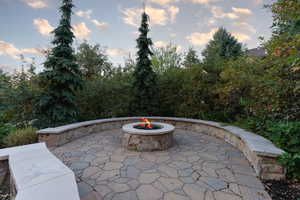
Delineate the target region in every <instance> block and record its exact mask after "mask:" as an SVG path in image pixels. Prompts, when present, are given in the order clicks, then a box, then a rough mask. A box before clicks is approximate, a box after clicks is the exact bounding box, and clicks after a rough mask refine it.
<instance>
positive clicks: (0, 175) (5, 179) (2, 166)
mask: <svg viewBox="0 0 300 200" xmlns="http://www.w3.org/2000/svg"><path fill="white" fill-rule="evenodd" d="M9 176H10V175H9V168H8V160H0V185H6V184H7V185H9Z"/></svg>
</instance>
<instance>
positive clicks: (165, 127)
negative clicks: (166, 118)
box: [122, 122, 175, 135]
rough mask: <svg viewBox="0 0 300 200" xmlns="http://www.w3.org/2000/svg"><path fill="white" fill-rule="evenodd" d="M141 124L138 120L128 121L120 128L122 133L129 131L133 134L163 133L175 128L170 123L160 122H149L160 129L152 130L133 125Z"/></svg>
mask: <svg viewBox="0 0 300 200" xmlns="http://www.w3.org/2000/svg"><path fill="white" fill-rule="evenodd" d="M139 124H141V123H140V122H135V123H129V124H125V125H123V126H122V130H123V132H124V133H129V134H133V135H163V134H167V133H170V132H173V131H174V130H175V127H174V126H173V125H171V124H167V123H161V122H151V124H153V125H157V126H160V127H162V128H160V129H154V130H145V129H137V128H134V126H136V125H139Z"/></svg>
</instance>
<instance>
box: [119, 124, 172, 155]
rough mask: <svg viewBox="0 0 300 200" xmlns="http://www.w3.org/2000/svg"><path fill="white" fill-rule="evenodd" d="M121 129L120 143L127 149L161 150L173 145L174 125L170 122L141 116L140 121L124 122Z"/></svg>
mask: <svg viewBox="0 0 300 200" xmlns="http://www.w3.org/2000/svg"><path fill="white" fill-rule="evenodd" d="M122 130H123V139H122V145H123V147H124V148H126V149H128V150H134V151H163V150H166V149H168V148H170V147H172V145H173V132H174V130H175V127H174V126H172V125H171V124H167V123H160V122H150V120H148V119H146V118H142V122H136V123H130V124H125V125H124V126H123V127H122Z"/></svg>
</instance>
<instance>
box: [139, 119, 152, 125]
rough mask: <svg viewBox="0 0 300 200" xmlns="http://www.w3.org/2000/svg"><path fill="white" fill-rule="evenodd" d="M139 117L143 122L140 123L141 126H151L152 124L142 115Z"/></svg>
mask: <svg viewBox="0 0 300 200" xmlns="http://www.w3.org/2000/svg"><path fill="white" fill-rule="evenodd" d="M141 119H142V121H143V122H144V123H142V124H140V126H143V127H146V128H152V124H151V122H150V121H149V120H148V119H146V118H144V117H142V118H141Z"/></svg>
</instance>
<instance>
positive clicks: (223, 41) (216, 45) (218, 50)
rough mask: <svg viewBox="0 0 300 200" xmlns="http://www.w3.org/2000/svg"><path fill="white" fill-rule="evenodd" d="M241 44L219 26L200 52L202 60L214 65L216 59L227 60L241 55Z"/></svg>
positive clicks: (216, 61)
mask: <svg viewBox="0 0 300 200" xmlns="http://www.w3.org/2000/svg"><path fill="white" fill-rule="evenodd" d="M242 53H243V51H242V44H241V43H239V42H238V41H237V39H236V38H235V37H234V36H232V35H231V34H230V33H229V32H228V31H227V30H226V29H225V28H223V27H221V28H219V29H218V31H217V32H216V33H215V34H214V36H213V39H212V40H210V41H209V43H208V45H207V46H206V48H205V50H204V51H203V52H202V55H203V57H204V59H203V62H204V63H206V64H210V65H215V64H217V63H218V61H224V60H228V59H231V58H234V57H237V56H240V55H242Z"/></svg>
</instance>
